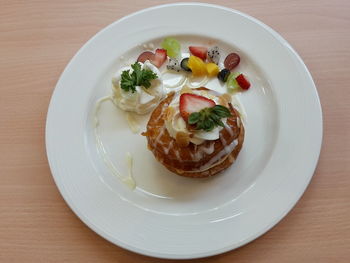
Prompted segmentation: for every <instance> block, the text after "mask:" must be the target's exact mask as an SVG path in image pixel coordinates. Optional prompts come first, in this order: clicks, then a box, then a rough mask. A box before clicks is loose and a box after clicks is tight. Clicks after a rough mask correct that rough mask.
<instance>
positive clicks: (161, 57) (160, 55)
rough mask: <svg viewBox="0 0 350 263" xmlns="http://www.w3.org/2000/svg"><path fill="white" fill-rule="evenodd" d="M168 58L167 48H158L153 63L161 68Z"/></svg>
mask: <svg viewBox="0 0 350 263" xmlns="http://www.w3.org/2000/svg"><path fill="white" fill-rule="evenodd" d="M166 58H167V53H166V50H165V49H161V48H157V49H156V54H155V55H154V58H153V59H152V60H151V62H152V64H153V65H155V66H156V67H157V68H160V67H161V66H162V65H163V63H164V61H165V60H166Z"/></svg>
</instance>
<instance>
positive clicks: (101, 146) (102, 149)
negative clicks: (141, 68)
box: [94, 96, 136, 190]
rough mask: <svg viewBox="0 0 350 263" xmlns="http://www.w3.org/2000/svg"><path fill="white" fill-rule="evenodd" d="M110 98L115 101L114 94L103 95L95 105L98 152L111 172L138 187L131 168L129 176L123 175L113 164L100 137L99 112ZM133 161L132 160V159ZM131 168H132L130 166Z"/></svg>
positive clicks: (133, 186)
mask: <svg viewBox="0 0 350 263" xmlns="http://www.w3.org/2000/svg"><path fill="white" fill-rule="evenodd" d="M109 100H112V101H113V96H106V97H103V98H101V99H99V100H98V101H97V102H96V105H95V112H94V133H95V140H96V144H97V150H98V152H99V153H100V155H101V157H102V159H103V161H104V163H105V164H106V166H107V167H108V168H109V170H110V172H111V173H112V174H113V175H114V176H115V177H117V178H118V179H119V180H120V181H121V182H123V183H124V184H125V185H127V186H128V187H129V188H130V189H131V190H134V189H135V187H136V182H135V180H134V179H133V178H132V177H131V176H130V174H131V172H130V170H129V176H122V175H121V174H120V173H119V171H118V169H117V168H116V167H115V165H114V164H113V162H112V161H111V159H110V158H109V156H108V154H107V151H106V148H105V146H104V144H103V142H102V140H101V137H100V133H99V129H98V127H99V125H100V122H99V119H98V113H99V110H100V108H101V104H102V103H103V102H105V101H109ZM131 163H132V161H131ZM129 169H131V168H129Z"/></svg>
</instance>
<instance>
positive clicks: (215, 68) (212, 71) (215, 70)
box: [206, 63, 220, 77]
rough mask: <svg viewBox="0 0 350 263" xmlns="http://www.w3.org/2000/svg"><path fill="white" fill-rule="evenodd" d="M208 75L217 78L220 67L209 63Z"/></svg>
mask: <svg viewBox="0 0 350 263" xmlns="http://www.w3.org/2000/svg"><path fill="white" fill-rule="evenodd" d="M206 66H207V73H208V76H209V77H216V76H217V75H218V73H219V71H220V69H219V67H218V65H216V64H215V63H207V64H206Z"/></svg>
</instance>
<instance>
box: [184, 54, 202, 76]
mask: <svg viewBox="0 0 350 263" xmlns="http://www.w3.org/2000/svg"><path fill="white" fill-rule="evenodd" d="M187 65H188V67H189V68H190V69H191V71H192V74H193V76H203V75H206V74H207V67H206V65H205V63H204V62H203V60H202V59H200V58H199V57H196V56H190V58H189V59H188V64H187Z"/></svg>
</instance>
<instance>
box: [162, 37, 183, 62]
mask: <svg viewBox="0 0 350 263" xmlns="http://www.w3.org/2000/svg"><path fill="white" fill-rule="evenodd" d="M161 46H162V48H164V49H165V50H166V51H167V54H168V56H169V57H172V58H176V57H178V56H179V55H180V51H181V45H180V43H179V41H177V40H176V39H175V38H172V37H167V38H164V40H163V42H162V44H161Z"/></svg>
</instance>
